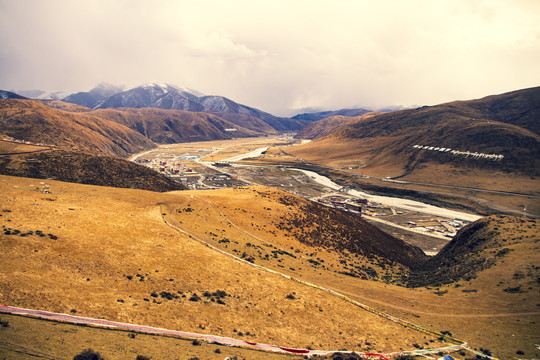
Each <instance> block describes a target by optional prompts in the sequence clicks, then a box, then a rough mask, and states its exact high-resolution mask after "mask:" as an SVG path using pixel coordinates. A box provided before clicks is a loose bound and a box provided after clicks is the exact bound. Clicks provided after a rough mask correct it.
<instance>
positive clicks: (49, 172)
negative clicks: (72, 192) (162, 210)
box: [0, 151, 185, 192]
mask: <svg viewBox="0 0 540 360" xmlns="http://www.w3.org/2000/svg"><path fill="white" fill-rule="evenodd" d="M0 173H1V174H3V175H14V176H22V177H30V178H38V179H55V180H61V181H68V182H73V183H80V184H89V185H100V186H110V187H119V188H130V189H141V190H150V191H158V192H163V191H173V190H184V189H185V187H184V186H182V185H181V184H179V183H177V182H175V181H173V180H171V179H169V178H167V177H166V176H164V175H161V174H159V173H157V172H155V171H153V170H151V169H149V168H147V167H145V166H142V165H138V164H135V163H133V162H131V161H127V160H123V159H118V158H113V157H108V156H93V155H89V154H83V153H80V152H73V151H46V152H40V153H33V154H28V155H18V156H9V157H7V156H3V157H0Z"/></svg>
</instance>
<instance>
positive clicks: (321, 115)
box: [292, 109, 371, 121]
mask: <svg viewBox="0 0 540 360" xmlns="http://www.w3.org/2000/svg"><path fill="white" fill-rule="evenodd" d="M370 111H371V110H366V109H341V110H333V111H321V112H312V113H304V114H298V115H295V116H293V117H292V119H296V120H308V121H318V120H322V119H325V118H329V117H333V116H346V117H355V116H360V115H364V114H366V113H368V112H370Z"/></svg>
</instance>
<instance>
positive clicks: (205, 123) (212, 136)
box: [90, 108, 261, 144]
mask: <svg viewBox="0 0 540 360" xmlns="http://www.w3.org/2000/svg"><path fill="white" fill-rule="evenodd" d="M90 114H92V115H94V116H98V117H101V118H104V119H108V120H110V121H114V122H116V123H119V124H122V125H125V126H127V127H129V128H130V129H133V130H135V131H138V132H139V133H140V134H142V135H144V136H146V137H147V138H149V139H151V140H152V141H155V142H157V143H160V144H173V143H179V142H193V141H208V140H219V139H232V138H236V137H250V136H256V135H260V134H261V133H260V132H258V131H253V130H250V129H248V128H244V127H241V126H239V125H237V124H234V123H232V122H230V121H228V120H225V119H223V118H221V117H218V116H216V115H212V114H208V113H203V112H191V111H183V110H164V109H154V108H142V109H129V108H122V109H100V110H94V111H92V112H91V113H90ZM225 129H236V131H234V132H231V131H226V130H225Z"/></svg>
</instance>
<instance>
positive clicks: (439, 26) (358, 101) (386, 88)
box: [0, 0, 540, 114]
mask: <svg viewBox="0 0 540 360" xmlns="http://www.w3.org/2000/svg"><path fill="white" fill-rule="evenodd" d="M538 4H539V3H538V2H537V1H535V0H531V1H525V0H521V1H512V2H509V1H503V0H501V1H498V0H490V1H487V0H486V1H481V0H476V1H472V0H445V1H430V0H408V1H397V0H395V1H394V0H381V1H377V2H374V1H368V0H354V1H353V0H336V1H326V0H296V1H289V0H273V1H267V0H262V1H248V0H229V1H220V0H200V1H182V0H178V1H173V0H169V1H167V0H158V1H142V0H140V1H131V0H130V1H128V0H78V1H73V0H18V1H13V0H0V44H2V46H1V47H0V88H2V89H44V90H73V91H75V90H76V91H79V90H89V89H90V88H92V87H93V86H94V85H96V84H97V83H99V82H101V81H107V82H111V83H114V84H125V85H128V86H136V85H139V84H140V83H143V82H147V81H152V80H157V81H163V82H169V83H172V84H177V85H180V86H186V87H191V88H194V89H197V90H200V91H202V92H205V93H208V94H219V95H224V96H227V97H229V98H232V99H233V100H235V101H239V102H242V103H245V104H248V105H251V106H255V107H258V108H261V109H263V110H266V111H270V112H273V113H278V114H283V113H286V112H287V109H292V108H301V107H310V106H315V107H324V108H341V107H351V106H382V105H389V104H435V103H440V102H444V101H451V100H454V99H469V98H475V97H481V96H484V95H489V94H495V93H500V92H505V91H510V90H516V89H519V88H525V87H530V86H537V85H539V80H540V68H539V67H538V65H537V64H538V63H539V62H540V7H539V5H538Z"/></svg>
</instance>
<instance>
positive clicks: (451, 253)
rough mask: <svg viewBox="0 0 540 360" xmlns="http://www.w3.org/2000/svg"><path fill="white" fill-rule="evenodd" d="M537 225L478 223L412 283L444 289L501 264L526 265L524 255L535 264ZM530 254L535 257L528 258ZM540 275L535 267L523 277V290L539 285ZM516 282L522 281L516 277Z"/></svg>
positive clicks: (498, 220)
mask: <svg viewBox="0 0 540 360" xmlns="http://www.w3.org/2000/svg"><path fill="white" fill-rule="evenodd" d="M537 225H538V220H534V219H528V218H518V217H513V216H504V215H498V216H490V217H487V218H482V219H480V220H478V221H475V222H474V223H472V224H469V225H468V226H466V227H464V228H463V229H461V230H460V231H459V232H458V234H457V235H456V236H455V237H454V239H453V240H452V241H451V242H450V243H448V245H446V246H445V247H444V248H443V249H442V250H441V251H440V252H439V253H438V254H437V255H436V256H434V257H432V258H431V259H430V260H429V261H428V262H426V263H424V264H422V265H420V267H419V268H418V269H417V270H416V271H415V272H414V273H413V275H412V276H411V278H410V281H409V284H410V285H412V286H440V285H443V284H452V283H455V282H458V281H460V280H464V281H470V280H471V279H474V278H476V277H477V276H478V275H479V274H480V273H481V272H482V271H484V270H486V269H489V268H491V267H492V266H496V265H500V263H501V262H506V263H511V264H513V265H517V264H520V263H521V262H523V257H524V256H525V258H527V259H529V258H530V259H529V260H531V261H534V259H535V256H534V253H535V250H534V246H535V245H534V244H535V243H536V242H537V241H539V240H540V232H539V230H538V228H537ZM528 252H531V254H530V255H526V254H527V253H528ZM531 256H532V257H531ZM536 260H538V258H537V257H536ZM517 270H518V269H517V268H516V271H517ZM531 271H532V272H531ZM510 275H513V274H510ZM539 275H540V272H538V268H536V267H534V266H533V268H531V270H530V271H529V272H528V275H527V276H523V278H525V277H527V280H526V281H524V282H522V283H521V284H520V289H521V286H523V289H522V290H525V288H526V287H529V285H526V284H528V282H532V283H535V284H536V285H538V284H537V283H536V280H537V279H538V276H539ZM501 280H502V279H501ZM515 280H520V279H518V277H515ZM513 285H515V284H513ZM529 290H530V289H529Z"/></svg>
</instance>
